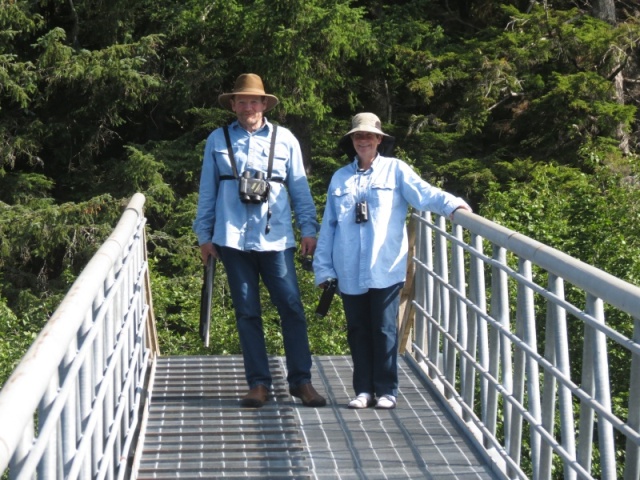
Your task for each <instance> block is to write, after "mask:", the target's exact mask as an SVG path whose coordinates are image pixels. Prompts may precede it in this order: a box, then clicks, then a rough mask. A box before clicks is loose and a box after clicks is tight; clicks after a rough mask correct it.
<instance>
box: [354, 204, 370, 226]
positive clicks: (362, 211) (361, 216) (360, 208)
mask: <svg viewBox="0 0 640 480" xmlns="http://www.w3.org/2000/svg"><path fill="white" fill-rule="evenodd" d="M367 220H369V209H368V208H367V202H366V201H362V202H358V203H356V223H365V222H366V221H367Z"/></svg>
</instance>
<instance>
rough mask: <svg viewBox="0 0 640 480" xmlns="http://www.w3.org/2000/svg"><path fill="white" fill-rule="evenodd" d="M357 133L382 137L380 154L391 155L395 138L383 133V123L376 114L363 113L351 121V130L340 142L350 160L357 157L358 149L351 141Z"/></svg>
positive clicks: (379, 146)
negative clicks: (367, 133) (352, 136)
mask: <svg viewBox="0 0 640 480" xmlns="http://www.w3.org/2000/svg"><path fill="white" fill-rule="evenodd" d="M356 132H369V133H375V134H377V135H382V142H381V143H380V145H378V152H380V154H381V155H385V156H388V155H391V152H392V150H393V144H394V141H395V138H393V137H392V136H391V135H388V134H386V133H384V132H383V131H382V123H381V122H380V119H379V118H378V116H377V115H376V114H374V113H369V112H363V113H358V114H356V115H354V117H353V118H352V119H351V130H349V131H348V132H347V133H346V134H345V135H344V136H343V137H342V138H341V139H340V141H339V142H338V146H339V147H340V148H341V149H342V150H343V151H344V152H345V153H346V154H347V155H348V156H349V159H352V158H353V157H355V156H356V149H355V148H354V146H353V141H352V140H351V135H352V134H354V133H356Z"/></svg>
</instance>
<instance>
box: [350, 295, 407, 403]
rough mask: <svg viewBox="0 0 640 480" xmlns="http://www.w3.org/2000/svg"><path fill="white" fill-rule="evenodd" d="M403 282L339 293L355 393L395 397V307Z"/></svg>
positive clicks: (396, 373) (396, 357)
mask: <svg viewBox="0 0 640 480" xmlns="http://www.w3.org/2000/svg"><path fill="white" fill-rule="evenodd" d="M403 285H404V283H403V282H400V283H397V284H395V285H392V286H390V287H387V288H371V289H369V291H368V292H367V293H363V294H362V295H346V294H342V304H343V305H344V313H345V316H346V317H347V340H348V342H349V348H350V349H351V359H352V360H353V389H354V390H355V393H356V395H358V394H360V393H370V394H372V395H374V396H377V397H381V396H382V395H393V396H394V397H397V396H398V326H397V323H396V322H397V318H398V308H399V307H400V290H401V289H402V286H403Z"/></svg>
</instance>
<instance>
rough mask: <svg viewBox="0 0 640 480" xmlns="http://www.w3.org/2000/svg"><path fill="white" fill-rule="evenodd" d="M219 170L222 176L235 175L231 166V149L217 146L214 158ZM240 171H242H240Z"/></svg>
mask: <svg viewBox="0 0 640 480" xmlns="http://www.w3.org/2000/svg"><path fill="white" fill-rule="evenodd" d="M213 161H214V162H215V164H216V166H217V167H218V172H219V174H220V176H221V177H224V176H231V177H233V176H234V175H233V167H232V166H231V158H229V150H227V149H226V148H216V149H215V150H214V159H213ZM238 173H240V172H238Z"/></svg>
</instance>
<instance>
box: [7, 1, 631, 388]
mask: <svg viewBox="0 0 640 480" xmlns="http://www.w3.org/2000/svg"><path fill="white" fill-rule="evenodd" d="M639 57H640V10H639V7H638V4H637V2H636V1H635V0H622V1H612V0H593V1H591V2H589V1H582V0H557V1H555V2H554V3H553V4H549V3H546V2H537V1H528V0H527V1H517V0H514V1H507V2H499V1H495V0H449V1H447V0H406V1H403V0H393V1H379V0H370V1H356V0H255V1H249V0H225V1H215V0H180V1H175V0H153V1H150V0H112V1H102V0H38V1H33V0H29V1H20V0H0V384H1V383H2V382H4V380H6V378H7V376H8V374H9V373H10V372H11V370H12V369H13V368H14V366H15V364H16V363H17V361H18V360H19V358H20V356H21V355H22V354H23V353H24V351H25V350H26V348H27V347H28V346H29V345H30V344H31V342H32V341H33V339H34V338H35V336H36V335H37V334H38V332H39V331H40V329H41V328H42V326H43V325H44V323H45V322H46V320H47V318H48V317H49V316H50V315H51V313H52V312H53V311H54V310H55V308H56V306H57V305H58V304H59V302H60V301H61V299H62V297H63V296H64V294H65V293H66V291H67V290H68V289H69V287H70V286H71V284H72V282H73V280H74V279H75V277H76V276H77V274H78V273H79V272H80V271H81V270H82V268H83V267H84V265H85V264H86V262H87V261H88V260H89V259H90V258H91V256H92V255H93V253H94V252H95V251H96V249H97V248H98V247H99V245H100V244H101V243H102V242H103V241H104V239H105V238H106V237H107V236H108V234H109V233H110V232H111V230H112V229H113V227H114V226H115V224H116V222H117V220H118V218H119V217H120V215H121V213H122V209H123V207H124V206H125V205H126V204H127V202H128V200H129V198H130V197H131V195H132V194H134V193H135V192H142V193H144V194H145V196H146V198H147V203H146V214H147V217H148V221H149V223H148V239H149V256H150V263H151V269H152V282H153V294H154V298H153V301H154V307H155V315H156V319H157V322H158V330H159V335H160V341H161V349H162V352H163V353H164V354H202V353H211V354H222V353H238V352H239V343H238V340H237V335H236V332H235V325H234V319H233V311H232V306H231V302H230V298H229V295H228V292H227V287H226V283H225V277H224V272H223V271H221V270H222V269H219V272H218V276H217V278H216V290H215V295H214V318H215V321H214V324H213V325H212V332H211V339H212V340H211V346H210V348H208V349H205V348H204V347H203V346H202V344H201V342H200V340H199V338H198V314H199V295H200V285H201V276H202V265H201V263H200V261H199V256H198V250H197V245H196V239H195V236H194V235H193V233H192V231H191V224H192V221H193V218H194V215H195V208H196V202H197V189H198V181H199V173H200V162H201V155H202V151H203V147H204V141H205V139H206V137H207V135H208V133H209V132H210V131H211V130H212V129H214V128H216V127H218V126H221V125H223V124H224V123H227V122H229V121H230V120H232V119H233V117H232V115H231V114H230V113H229V112H226V111H224V110H222V109H220V108H219V106H218V104H217V97H218V95H219V94H220V93H222V92H228V91H230V90H231V89H232V87H233V83H234V80H235V78H236V77H237V76H238V75H239V74H240V73H245V72H254V73H257V74H259V75H260V76H261V77H262V78H263V80H264V83H265V86H266V89H267V91H268V92H269V93H273V94H275V95H277V96H278V97H279V98H280V100H281V103H280V105H279V106H278V107H277V108H276V109H275V110H274V111H273V112H270V113H269V115H268V116H269V119H270V120H272V121H275V122H278V123H280V124H282V125H285V126H287V127H288V128H290V129H291V130H292V131H293V132H294V133H295V134H296V135H297V137H298V139H299V140H300V142H301V145H302V147H303V153H304V157H305V162H306V166H307V170H308V174H309V179H310V183H311V187H312V191H313V194H314V197H315V199H316V204H317V208H318V216H319V217H321V215H322V210H323V208H324V202H325V192H326V188H327V185H328V181H329V179H330V176H331V174H332V173H333V172H334V171H335V170H336V169H337V168H338V167H340V166H341V165H343V164H344V163H345V162H346V158H345V157H344V156H342V155H341V153H340V152H339V150H338V148H337V142H338V139H339V138H340V137H341V136H342V135H343V134H344V133H345V132H346V131H347V130H348V128H349V125H350V119H351V116H352V115H354V114H355V113H357V112H361V111H372V112H374V113H376V114H377V115H378V116H380V118H381V119H382V121H383V128H384V129H385V131H387V132H389V133H390V134H392V135H394V136H395V137H396V155H397V156H398V157H400V158H402V159H404V160H406V161H407V162H409V163H410V164H411V165H413V167H414V168H415V169H416V170H417V171H418V172H420V174H421V175H422V176H423V178H425V179H427V180H428V181H429V182H431V183H433V184H435V185H438V186H441V187H442V188H444V189H446V190H448V191H450V192H452V193H454V194H456V195H460V196H463V197H464V198H466V199H467V200H468V201H469V202H470V203H471V204H472V206H473V207H474V210H475V211H476V212H477V213H479V214H481V215H483V216H486V217H487V218H490V219H492V220H494V221H496V222H498V223H500V224H503V225H506V226H508V227H509V228H513V229H514V230H517V231H520V232H522V233H524V234H526V235H528V236H530V237H532V238H534V239H536V240H539V241H541V242H544V243H546V244H549V245H552V246H554V247H556V248H558V249H560V250H562V251H565V252H567V253H568V254H570V255H572V256H575V257H577V258H579V259H581V260H583V261H585V262H587V263H590V264H593V265H595V266H597V267H599V268H602V269H604V270H606V271H608V272H609V273H612V274H613V275H616V276H618V277H620V278H622V279H624V280H627V281H629V282H632V283H635V284H640V248H639V247H640V245H639V244H640V231H639V230H640V188H639V183H638V166H639V164H638V148H639V146H640V129H639V125H640V122H638V106H639V105H640V80H639V78H640V75H639V67H640V65H639ZM299 276H300V283H301V287H302V290H303V296H304V303H305V305H306V306H307V308H308V314H309V329H310V336H311V342H312V349H313V352H314V353H315V354H346V353H348V350H347V346H346V341H345V336H344V319H343V316H342V310H341V306H340V302H335V304H334V306H333V308H332V311H331V313H330V315H328V316H327V317H326V318H324V319H318V318H316V317H315V315H314V314H313V311H314V309H315V305H316V302H317V299H318V296H319V290H318V289H316V288H314V287H313V278H312V274H310V273H308V272H305V271H303V270H302V269H300V271H299ZM264 305H265V312H264V317H265V325H266V330H267V337H268V343H269V348H270V352H271V353H273V354H281V353H282V343H281V337H280V333H279V325H278V318H277V314H276V313H275V311H274V310H273V309H271V308H270V306H269V302H268V301H267V300H266V298H265V303H264Z"/></svg>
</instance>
